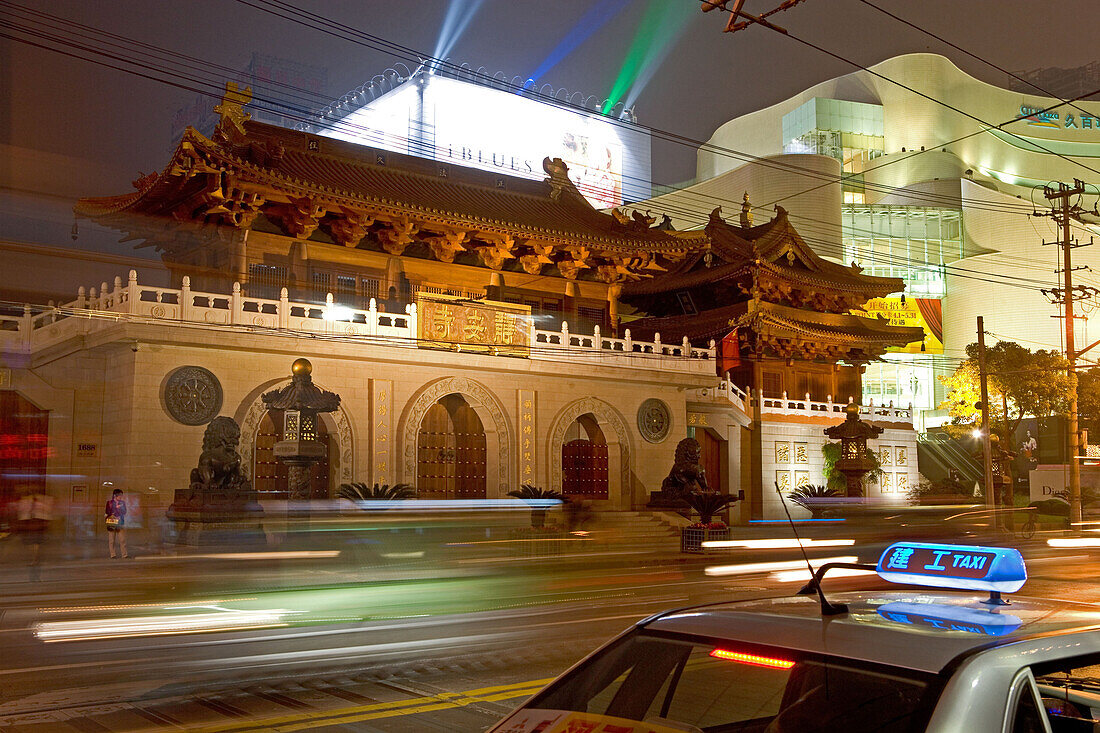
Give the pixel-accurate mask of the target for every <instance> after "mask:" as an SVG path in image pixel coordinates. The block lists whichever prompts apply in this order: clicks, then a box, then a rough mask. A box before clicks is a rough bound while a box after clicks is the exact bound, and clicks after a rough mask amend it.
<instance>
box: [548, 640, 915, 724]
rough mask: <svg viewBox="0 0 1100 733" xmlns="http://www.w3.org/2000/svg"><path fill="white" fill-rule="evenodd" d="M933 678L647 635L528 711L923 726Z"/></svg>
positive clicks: (668, 719)
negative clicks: (535, 709)
mask: <svg viewBox="0 0 1100 733" xmlns="http://www.w3.org/2000/svg"><path fill="white" fill-rule="evenodd" d="M934 679H935V678H934V676H932V675H924V674H921V673H918V672H913V671H910V670H905V669H886V668H880V667H870V666H863V665H858V664H854V663H849V662H838V661H835V660H832V659H823V658H815V657H812V656H807V655H804V654H800V653H794V652H789V651H786V650H772V649H769V648H762V647H755V646H753V647H749V646H747V645H743V644H735V643H732V642H731V643H707V642H700V641H696V642H690V641H684V640H681V639H674V638H667V637H663V636H656V635H652V634H647V633H644V632H639V633H635V634H633V635H632V636H630V637H627V638H626V639H624V640H622V641H620V642H619V643H617V644H616V645H614V646H612V647H610V648H609V649H607V650H606V651H605V652H603V653H602V654H599V655H596V656H594V657H593V658H592V659H591V660H589V661H588V662H587V663H586V664H584V665H583V666H581V667H580V668H578V669H577V670H575V671H574V672H573V673H571V674H569V675H567V676H566V677H564V678H563V679H561V680H559V681H558V682H557V683H555V684H554V685H553V686H551V687H550V688H548V689H547V690H546V691H544V692H543V693H542V694H540V695H539V696H537V697H536V698H535V699H534V700H532V701H531V702H530V703H529V704H528V705H527V707H528V708H537V709H541V710H557V711H574V712H577V713H584V714H588V715H590V716H599V717H601V718H618V719H623V720H629V721H639V722H646V723H650V724H651V725H652V726H653V727H654V728H659V729H662V730H665V729H667V730H677V731H679V730H683V731H706V732H708V733H709V732H711V731H714V732H719V733H725V732H726V731H761V732H766V733H784V732H793V731H798V733H813V732H815V731H822V732H825V731H838V730H843V731H847V732H848V733H863V732H865V731H866V732H868V733H869V732H870V731H911V730H922V729H923V723H924V722H925V718H926V717H927V710H928V708H930V707H931V706H930V705H928V704H926V703H927V702H928V698H929V697H930V696H931V695H932V690H931V682H932V681H933V680H934Z"/></svg>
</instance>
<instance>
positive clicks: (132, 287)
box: [126, 270, 141, 313]
mask: <svg viewBox="0 0 1100 733" xmlns="http://www.w3.org/2000/svg"><path fill="white" fill-rule="evenodd" d="M126 300H127V301H129V305H130V313H137V312H138V306H139V305H140V304H141V292H140V291H139V290H138V281H137V270H130V274H129V276H128V277H127V280H126Z"/></svg>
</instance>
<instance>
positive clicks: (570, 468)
mask: <svg viewBox="0 0 1100 733" xmlns="http://www.w3.org/2000/svg"><path fill="white" fill-rule="evenodd" d="M566 438H567V440H566V442H565V443H564V444H562V447H561V469H562V471H561V493H562V494H564V495H565V496H572V497H576V498H583V499H594V500H604V499H607V498H608V491H607V441H606V440H604V436H603V431H602V430H600V426H599V423H597V422H596V419H595V418H594V417H592V416H591V415H581V416H580V417H579V418H577V420H576V421H575V422H574V423H573V424H572V425H571V426H570V427H569V429H568V430H567V431H566Z"/></svg>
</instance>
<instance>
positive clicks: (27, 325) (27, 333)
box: [19, 303, 34, 354]
mask: <svg viewBox="0 0 1100 733" xmlns="http://www.w3.org/2000/svg"><path fill="white" fill-rule="evenodd" d="M33 330H34V318H33V316H31V307H30V305H29V304H27V303H24V304H23V317H22V318H21V319H20V321H19V332H20V335H21V336H22V337H23V339H22V340H23V351H25V352H27V353H28V354H29V353H30V351H31V333H32V331H33Z"/></svg>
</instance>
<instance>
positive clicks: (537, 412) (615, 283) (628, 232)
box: [0, 89, 921, 520]
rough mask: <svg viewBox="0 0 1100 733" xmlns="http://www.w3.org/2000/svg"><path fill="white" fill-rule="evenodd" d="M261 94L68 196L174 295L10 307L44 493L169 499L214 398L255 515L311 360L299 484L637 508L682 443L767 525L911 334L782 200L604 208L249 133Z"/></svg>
mask: <svg viewBox="0 0 1100 733" xmlns="http://www.w3.org/2000/svg"><path fill="white" fill-rule="evenodd" d="M247 101H248V95H247V90H246V91H245V92H240V91H237V90H235V89H230V90H229V91H227V95H226V97H225V99H224V100H223V102H222V103H221V104H220V105H219V106H218V108H217V109H218V111H219V113H220V115H221V120H220V122H219V124H218V126H217V128H216V130H215V132H214V133H213V135H212V136H211V137H209V138H207V137H204V136H203V135H201V134H199V133H198V132H196V131H194V130H193V129H188V130H187V131H186V132H185V133H184V135H183V138H182V140H181V141H180V143H179V145H178V146H177V148H176V150H175V152H174V153H173V155H172V157H171V159H170V161H169V162H168V164H167V165H166V166H165V167H164V168H163V170H162V171H161V172H160V173H157V174H150V175H149V176H145V177H143V178H140V179H139V180H138V181H135V188H136V190H135V191H133V192H130V193H127V194H124V195H121V196H113V197H108V198H86V199H81V200H80V201H79V202H78V203H77V205H76V212H77V214H78V216H81V217H85V218H89V219H92V220H95V221H96V222H98V223H100V224H104V225H107V226H110V227H113V228H115V229H117V230H118V231H120V232H122V233H123V235H124V237H125V238H127V239H129V240H133V241H135V242H136V246H138V247H155V248H156V249H157V250H158V251H159V252H160V253H161V256H162V258H163V261H164V263H165V266H166V267H167V268H168V269H169V271H170V272H171V283H170V286H169V287H160V286H151V285H148V284H146V283H142V282H139V281H138V277H137V274H136V273H135V272H130V273H129V275H128V276H125V275H124V274H123V273H120V275H119V277H116V278H115V279H114V281H113V283H101V284H99V285H98V286H93V287H89V288H86V289H85V288H82V289H81V291H80V292H79V293H78V294H77V297H76V299H75V300H73V301H71V302H69V303H66V304H64V305H62V306H58V307H48V308H42V307H31V306H28V307H27V308H25V309H24V312H23V315H22V316H18V317H8V316H0V319H3V320H2V322H0V325H3V326H4V328H2V329H0V355H2V357H3V362H2V363H3V367H4V368H3V369H2V370H0V394H3V393H12V394H16V395H18V397H19V399H20V400H22V401H23V402H26V403H27V405H30V408H33V410H31V411H32V412H33V411H35V410H36V411H37V412H36V413H35V414H39V413H40V417H41V419H37V420H36V421H34V424H33V425H31V427H30V428H28V430H32V431H33V435H32V434H30V433H28V436H29V437H28V438H27V441H29V440H30V439H31V438H33V440H34V441H35V445H34V446H31V445H30V443H29V442H28V444H27V446H24V447H25V448H27V449H28V450H22V451H20V452H19V453H18V455H19V456H24V457H25V456H26V455H31V453H30V452H29V449H30V448H32V447H33V448H40V447H41V446H40V445H39V444H40V443H44V442H48V446H49V449H48V450H46V451H40V452H36V453H34V455H35V456H37V458H36V459H35V460H39V459H40V460H39V462H40V463H41V466H40V468H41V471H40V474H41V479H40V482H41V483H42V484H44V485H45V486H46V487H47V488H48V490H49V491H50V492H51V493H53V494H55V495H56V496H57V497H59V498H61V499H63V500H67V501H71V502H73V503H74V504H79V503H82V502H85V503H89V504H90V506H91V507H93V508H94V507H95V505H96V504H97V502H98V504H99V505H100V506H102V495H103V492H105V491H106V492H107V493H109V488H104V487H110V486H119V485H121V486H125V487H127V489H128V491H131V492H134V493H137V494H138V495H139V497H140V499H141V501H143V502H144V504H145V506H146V507H147V508H149V510H150V511H151V512H155V511H157V510H160V511H163V508H164V507H166V505H167V503H168V502H169V501H170V500H171V496H172V493H173V490H174V489H177V488H180V487H181V486H182V485H183V483H184V482H185V480H186V477H187V475H188V472H189V470H190V468H191V467H192V466H193V464H194V459H195V457H196V455H197V451H198V448H199V446H200V445H201V442H202V436H203V430H204V426H205V425H206V424H208V423H209V422H210V420H212V419H213V418H214V417H216V416H219V415H225V416H229V417H232V418H233V419H234V420H235V421H236V422H237V423H238V424H239V425H240V427H241V435H240V445H239V452H240V455H241V457H242V466H243V467H244V468H245V471H246V472H247V474H248V475H249V477H250V478H251V481H252V484H253V488H255V490H256V491H257V493H258V495H259V497H260V500H261V503H262V502H263V501H264V500H265V499H283V498H286V492H287V488H286V481H287V479H286V469H285V467H284V466H283V465H282V464H280V463H279V462H278V461H277V460H276V459H275V455H274V450H273V447H274V445H275V444H276V443H278V442H279V441H280V440H282V439H283V435H282V433H281V431H282V429H283V423H282V420H281V419H280V416H279V415H273V414H271V413H270V412H269V410H268V408H267V406H265V404H264V402H263V401H262V399H261V396H262V395H263V394H264V393H267V392H270V391H272V390H274V389H277V388H279V387H281V386H284V385H285V384H287V383H288V378H287V377H286V376H285V375H286V374H287V368H288V366H289V364H290V363H291V362H292V361H294V360H295V359H297V358H299V357H302V356H305V357H308V358H309V360H310V362H311V363H312V365H313V371H312V377H313V379H314V381H315V382H316V384H317V385H318V387H319V388H322V389H324V390H328V391H331V392H333V393H336V394H338V395H340V397H341V400H340V403H339V408H338V409H337V410H335V411H334V412H331V413H324V414H323V415H321V416H319V418H318V424H317V426H316V433H317V436H316V438H317V440H320V441H323V442H324V443H325V445H326V446H327V449H326V450H327V452H326V454H325V456H324V458H323V459H322V460H321V461H319V462H318V463H317V464H316V465H314V466H313V469H312V470H313V475H312V484H311V485H312V489H311V493H312V496H313V497H314V498H315V499H322V498H331V497H332V496H333V495H334V492H335V489H336V488H337V487H338V486H339V484H340V483H343V482H349V481H364V482H368V483H374V482H378V483H388V484H393V483H397V482H405V483H409V484H412V485H413V486H415V487H416V489H417V491H418V493H419V495H420V496H424V497H431V498H441V499H462V498H483V497H484V498H494V497H502V496H505V495H506V494H507V492H508V491H509V490H512V489H515V488H517V487H518V486H519V485H520V484H534V485H536V486H542V487H546V488H552V489H557V490H560V491H563V492H564V493H565V494H567V495H568V496H574V497H583V498H586V499H589V500H591V501H592V502H593V505H594V507H595V508H597V509H600V510H618V511H630V510H641V509H644V507H645V505H646V503H647V501H648V500H649V494H650V492H651V491H654V490H656V489H657V488H659V487H660V485H661V482H662V479H663V478H664V477H665V476H666V475H667V474H668V472H669V469H670V468H671V467H672V465H673V461H674V458H675V448H676V444H677V442H678V441H679V440H680V439H681V438H684V437H688V436H689V435H694V437H696V438H697V439H698V440H699V441H700V443H701V444H702V447H703V457H702V462H703V463H704V466H705V468H706V469H707V475H708V477H709V484H710V486H711V487H712V488H716V489H719V490H722V491H726V492H730V493H734V494H736V493H737V492H738V491H744V492H745V494H746V498H747V499H748V500H747V501H745V502H740V503H739V504H738V505H737V509H736V510H735V516H734V519H735V520H736V519H738V518H740V519H741V520H748V519H749V518H760V517H772V516H776V515H777V513H778V512H780V511H781V509H780V508H779V507H778V504H777V503H776V501H777V500H776V499H775V498H773V497H775V493H774V492H773V491H772V490H771V488H772V482H773V480H774V481H776V482H778V483H779V484H780V486H785V487H794V486H797V485H799V484H804V483H823V478H822V476H821V470H822V469H821V465H822V459H821V456H820V446H821V445H822V443H823V441H824V436H823V434H822V428H823V427H824V426H826V425H831V424H834V423H836V422H838V421H839V420H841V419H843V418H844V413H843V408H844V406H845V405H846V404H847V403H848V402H849V400H851V401H854V402H855V403H860V402H861V399H860V397H861V395H860V377H859V373H860V369H861V367H862V365H863V364H865V363H866V362H868V361H871V360H874V359H876V358H877V357H878V356H879V355H881V354H882V352H883V350H884V349H885V348H887V347H888V346H892V345H893V346H897V345H904V344H906V343H909V342H912V341H913V340H919V339H920V338H921V336H920V334H918V333H914V332H913V331H914V329H906V328H899V327H892V326H890V325H888V324H887V323H885V322H880V321H878V320H875V319H869V318H866V317H863V316H860V315H858V314H853V313H852V311H857V312H858V309H859V308H860V306H861V305H862V304H863V303H864V302H865V301H866V300H867V299H869V298H873V297H879V296H882V295H885V294H888V293H891V292H897V291H899V290H901V289H902V284H901V282H900V281H898V280H894V279H891V278H880V277H869V276H867V275H864V274H862V273H861V272H860V271H859V270H858V269H857V268H853V267H845V266H842V265H838V264H836V263H833V262H830V261H828V260H824V259H822V258H821V257H819V256H817V255H816V254H815V253H814V252H813V250H811V249H810V248H809V247H808V246H807V245H806V243H805V242H804V241H803V240H802V239H801V238H800V237H799V235H798V233H797V231H795V229H794V228H793V227H792V226H791V225H790V223H789V221H788V220H787V216H786V213H785V212H784V211H783V210H782V209H780V208H778V207H777V209H776V216H775V218H774V219H773V220H771V221H769V222H766V223H763V224H759V225H756V226H753V225H752V223H751V216H750V214H751V210H750V207H748V205H747V202H746V207H745V210H744V211H743V212H742V217H741V220H740V226H735V225H732V224H729V223H727V222H725V221H723V220H722V219H721V218H720V217H719V215H718V212H717V211H716V212H715V213H714V214H713V215H712V216H711V220H710V223H709V224H708V226H707V227H706V228H705V229H704V230H695V231H676V230H674V229H673V228H672V227H671V225H670V224H669V223H668V220H667V218H665V219H662V220H661V221H658V217H656V216H651V215H650V214H649V213H648V212H645V213H642V212H637V211H635V212H631V213H626V212H623V211H618V210H615V211H612V212H611V213H604V212H601V211H599V210H596V209H594V208H593V207H592V205H591V204H590V203H589V202H588V201H587V200H586V199H585V197H584V196H583V195H581V193H580V192H579V191H578V189H577V187H576V186H575V185H574V184H573V183H572V182H571V180H570V178H569V171H568V168H567V166H566V165H565V164H564V163H562V162H561V161H560V160H549V159H548V160H546V161H545V162H544V170H545V174H546V176H545V178H544V179H543V180H541V181H536V180H529V179H524V178H520V177H516V176H510V175H506V174H504V173H497V172H494V171H485V170H475V169H471V168H464V167H461V166H457V165H453V164H451V163H444V162H440V161H433V160H427V159H421V158H416V157H413V156H408V155H402V154H399V153H395V152H392V151H384V150H377V149H373V148H369V147H365V146H361V145H356V144H353V143H349V142H345V141H340V140H335V139H331V138H327V137H321V136H317V135H313V134H311V133H308V132H303V131H294V130H288V129H284V128H280V127H275V126H271V125H267V124H262V123H258V122H254V121H251V120H249V119H248V115H247V113H246V112H245V111H244V107H243V105H244V104H245V103H247ZM92 385H101V386H100V387H99V388H97V389H89V387H90V386H92ZM23 402H20V403H19V404H21V405H22V404H23ZM13 404H14V402H13ZM24 407H26V405H24ZM30 408H27V409H23V408H20V409H23V411H24V412H27V410H28V409H30ZM28 414H29V413H28ZM861 414H862V416H863V417H864V419H865V420H868V421H872V422H874V423H876V424H878V425H880V426H882V427H883V428H884V430H885V432H884V433H883V434H882V437H881V438H880V439H879V440H878V442H877V446H876V450H878V451H879V453H880V457H881V460H882V463H883V464H884V470H885V471H886V478H884V479H883V481H882V482H881V483H880V485H879V487H878V488H877V489H876V488H874V487H872V488H871V489H870V490H869V491H868V493H869V495H871V496H877V497H882V498H885V499H886V500H890V501H900V500H901V499H903V498H904V491H905V489H906V487H908V486H909V485H911V484H913V483H915V481H916V476H917V473H916V466H915V445H916V442H915V433H914V431H913V427H912V419H911V412H910V411H908V410H907V409H906V408H905V407H903V406H894V405H879V406H875V405H866V406H863V407H862V408H861ZM28 424H29V423H28ZM166 445H170V446H173V449H172V450H170V451H166V450H165V446H166ZM13 455H14V454H13ZM887 457H888V460H887ZM19 460H23V458H20V459H19ZM35 465H36V466H38V464H35ZM36 470H37V469H36ZM74 477H75V478H74ZM36 480H37V479H36ZM6 490H8V491H12V490H14V489H13V488H12V487H8V488H7V489H6ZM898 492H902V493H901V494H900V495H899V493H898ZM93 516H94V515H93Z"/></svg>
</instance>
